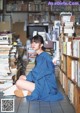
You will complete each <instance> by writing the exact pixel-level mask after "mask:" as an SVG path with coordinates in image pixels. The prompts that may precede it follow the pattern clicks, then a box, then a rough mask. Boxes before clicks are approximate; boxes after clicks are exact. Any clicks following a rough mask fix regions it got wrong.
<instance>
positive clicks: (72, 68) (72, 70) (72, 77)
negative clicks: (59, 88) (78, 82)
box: [71, 60, 75, 80]
mask: <svg viewBox="0 0 80 113" xmlns="http://www.w3.org/2000/svg"><path fill="white" fill-rule="evenodd" d="M74 67H75V63H74V60H72V61H71V79H72V80H74V79H75V74H74V72H75V68H74Z"/></svg>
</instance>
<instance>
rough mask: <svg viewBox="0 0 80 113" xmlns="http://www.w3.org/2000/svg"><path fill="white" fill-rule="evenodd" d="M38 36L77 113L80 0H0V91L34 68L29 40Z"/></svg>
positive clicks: (79, 100)
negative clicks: (42, 41)
mask: <svg viewBox="0 0 80 113" xmlns="http://www.w3.org/2000/svg"><path fill="white" fill-rule="evenodd" d="M37 33H38V34H40V35H41V36H43V39H44V47H45V50H46V51H47V52H48V53H49V54H50V55H51V57H52V62H53V63H54V64H55V66H56V67H57V69H58V79H59V81H60V83H61V86H62V88H63V90H64V92H65V94H66V95H67V96H68V98H69V100H70V102H71V104H72V105H73V106H74V108H75V110H76V113H80V2H79V1H70V0H64V1H59V0H56V1H55V0H51V1H49V0H0V91H3V90H4V89H5V88H8V87H10V86H11V85H12V84H14V83H15V81H16V80H17V79H18V78H19V76H20V75H21V74H25V73H27V74H28V72H29V71H30V70H31V68H32V67H33V66H34V63H35V52H34V51H33V50H32V48H31V44H30V39H31V37H32V36H34V35H36V34H37ZM26 67H27V69H26ZM3 70H4V71H3ZM26 70H27V71H26Z"/></svg>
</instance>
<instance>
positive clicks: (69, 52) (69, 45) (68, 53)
mask: <svg viewBox="0 0 80 113" xmlns="http://www.w3.org/2000/svg"><path fill="white" fill-rule="evenodd" d="M71 44H72V43H71V42H67V55H69V56H71V55H72V47H71Z"/></svg>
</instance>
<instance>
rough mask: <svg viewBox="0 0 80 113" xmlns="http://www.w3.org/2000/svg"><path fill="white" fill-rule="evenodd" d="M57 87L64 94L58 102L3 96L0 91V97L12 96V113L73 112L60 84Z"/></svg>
mask: <svg viewBox="0 0 80 113" xmlns="http://www.w3.org/2000/svg"><path fill="white" fill-rule="evenodd" d="M59 87H60V88H59V89H60V90H61V92H62V93H63V95H64V100H62V101H58V102H44V101H30V102H29V101H27V100H26V98H18V97H16V96H5V97H3V94H2V93H0V99H8V98H9V99H12V98H13V99H14V106H15V108H14V113H75V110H74V108H73V106H72V104H71V103H70V101H69V99H68V98H67V96H66V95H65V94H64V91H63V90H62V89H61V86H60V85H59ZM0 107H1V104H0ZM0 109H1V108H0ZM0 112H1V111H0ZM3 113H5V112H3ZM9 113H10V112H9ZM11 113H12V112H11Z"/></svg>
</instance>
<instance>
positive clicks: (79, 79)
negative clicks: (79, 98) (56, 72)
mask: <svg viewBox="0 0 80 113" xmlns="http://www.w3.org/2000/svg"><path fill="white" fill-rule="evenodd" d="M77 84H78V86H79V87H80V61H79V62H78V76H77Z"/></svg>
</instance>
